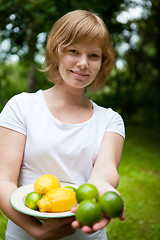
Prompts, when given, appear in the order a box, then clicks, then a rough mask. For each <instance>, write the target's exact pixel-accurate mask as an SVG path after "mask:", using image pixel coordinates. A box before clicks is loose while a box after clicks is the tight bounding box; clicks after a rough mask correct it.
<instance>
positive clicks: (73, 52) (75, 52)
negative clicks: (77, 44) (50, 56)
mask: <svg viewBox="0 0 160 240" xmlns="http://www.w3.org/2000/svg"><path fill="white" fill-rule="evenodd" d="M69 52H70V53H72V54H78V51H77V50H76V49H69Z"/></svg>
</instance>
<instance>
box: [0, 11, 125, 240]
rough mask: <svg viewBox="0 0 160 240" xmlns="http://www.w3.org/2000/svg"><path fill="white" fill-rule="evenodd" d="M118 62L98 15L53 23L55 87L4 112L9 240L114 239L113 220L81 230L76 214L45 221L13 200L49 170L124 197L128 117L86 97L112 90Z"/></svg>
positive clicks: (3, 203)
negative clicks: (110, 235)
mask: <svg viewBox="0 0 160 240" xmlns="http://www.w3.org/2000/svg"><path fill="white" fill-rule="evenodd" d="M113 65H114V52H113V49H112V45H111V42H110V37H109V33H108V31H107V28H106V26H105V24H104V22H103V21H102V20H101V18H100V17H98V16H97V15H96V14H92V13H90V12H87V11H84V10H76V11H72V12H69V13H67V14H66V15H64V16H63V17H62V18H60V19H59V20H58V21H57V22H56V23H55V24H54V25H53V27H52V29H51V32H50V34H49V36H48V42H47V47H46V60H45V69H44V71H45V72H46V75H47V78H48V80H50V81H52V82H53V83H54V86H53V87H51V88H50V89H47V90H45V91H42V90H39V91H37V92H36V93H21V94H19V95H16V96H14V97H13V98H12V99H10V101H9V102H8V103H7V104H6V106H5V108H4V109H3V111H2V113H1V115H0V126H1V127H0V141H1V144H0V208H1V209H2V210H3V212H4V213H5V214H6V216H7V217H8V218H9V219H10V220H9V223H8V227H7V232H6V239H10V240H11V239H16V240H22V239H23V240H25V239H27V240H28V239H39V240H41V239H43V240H45V239H46V240H49V239H74V240H75V239H77V240H82V239H83V240H85V239H96V240H97V239H99V240H100V239H103V240H104V239H107V237H106V231H105V226H106V225H107V224H108V222H109V219H107V218H104V217H103V218H102V219H101V220H100V221H99V222H98V223H95V224H94V225H93V227H92V228H90V227H88V226H84V227H82V228H80V225H79V223H78V222H77V221H75V219H74V217H70V218H64V219H50V220H46V221H45V222H43V223H41V222H40V221H38V220H37V219H35V218H33V217H31V216H26V215H24V214H22V213H19V212H17V211H16V210H14V209H13V208H12V207H11V205H10V203H9V196H10V194H11V193H12V192H13V191H14V190H15V189H16V188H17V187H19V186H22V185H25V184H29V183H34V182H35V181H36V179H37V178H38V177H39V176H41V175H43V174H47V173H49V174H53V175H55V176H57V177H58V179H59V180H60V181H69V182H73V183H75V184H76V185H78V186H79V185H81V184H83V183H85V182H90V183H92V184H94V185H95V186H97V188H98V190H99V193H100V195H101V194H103V193H104V192H106V191H109V190H112V191H116V192H117V190H116V188H117V186H118V183H119V175H118V173H117V169H118V166H119V163H120V159H121V154H122V149H123V142H124V124H123V120H122V118H121V117H120V115H119V114H118V113H116V112H114V111H113V110H112V109H110V108H108V109H105V108H102V107H100V106H98V105H96V104H95V103H94V102H92V101H90V100H89V99H88V98H86V96H85V88H86V87H89V88H90V89H91V90H97V89H99V88H100V87H102V86H104V84H105V82H106V80H107V78H108V76H109V74H110V72H111V70H112V67H113ZM73 211H74V210H73ZM122 218H123V217H122ZM122 218H121V219H122ZM88 233H90V234H88Z"/></svg>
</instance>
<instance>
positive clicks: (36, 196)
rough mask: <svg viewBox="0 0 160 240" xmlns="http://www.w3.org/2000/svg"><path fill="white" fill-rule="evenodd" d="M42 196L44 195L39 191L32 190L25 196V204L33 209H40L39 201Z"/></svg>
mask: <svg viewBox="0 0 160 240" xmlns="http://www.w3.org/2000/svg"><path fill="white" fill-rule="evenodd" d="M41 198H42V195H41V194H40V193H37V192H31V193H28V195H27V196H26V198H25V206H26V207H28V208H30V209H33V210H37V211H38V210H39V208H38V206H37V203H38V201H39V200H40V199H41Z"/></svg>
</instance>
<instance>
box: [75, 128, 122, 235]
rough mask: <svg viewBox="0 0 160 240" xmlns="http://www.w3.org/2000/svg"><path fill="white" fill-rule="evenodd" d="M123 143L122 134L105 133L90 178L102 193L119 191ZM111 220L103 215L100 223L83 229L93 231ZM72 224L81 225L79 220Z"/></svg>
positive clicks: (90, 181)
mask: <svg viewBox="0 0 160 240" xmlns="http://www.w3.org/2000/svg"><path fill="white" fill-rule="evenodd" d="M123 144H124V139H123V137H122V136H121V135H119V134H117V133H114V132H106V133H105V135H104V138H103V141H102V144H101V146H100V149H99V153H98V156H97V159H96V162H95V164H94V167H93V170H92V174H91V176H90V178H89V180H88V182H89V183H92V184H94V185H95V186H96V187H97V188H98V190H99V194H100V195H102V194H103V193H104V192H108V191H114V192H117V193H118V191H117V190H116V188H117V187H118V184H119V174H118V172H117V170H118V166H119V164H120V160H121V156H122V150H123ZM118 194H119V193H118ZM123 219H124V212H123V216H122V217H121V220H123ZM109 221H110V219H107V218H104V217H103V218H102V219H101V220H100V221H99V222H98V223H95V224H94V225H93V227H92V228H90V227H88V226H84V227H82V230H83V231H84V232H88V233H91V232H94V231H97V230H99V229H101V228H103V227H105V226H106V225H107V224H108V223H109ZM72 226H73V227H75V228H77V227H80V225H79V223H78V222H77V221H74V222H73V223H72Z"/></svg>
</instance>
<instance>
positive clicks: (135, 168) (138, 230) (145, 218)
mask: <svg viewBox="0 0 160 240" xmlns="http://www.w3.org/2000/svg"><path fill="white" fill-rule="evenodd" d="M159 136H160V132H159V129H150V128H148V129H146V128H142V127H141V128H140V127H135V128H134V127H132V128H131V127H129V128H128V129H126V141H125V145H124V151H123V155H122V161H121V164H120V167H119V175H120V184H119V187H118V190H119V192H120V193H121V195H122V197H123V199H124V202H125V207H126V214H125V221H123V222H122V221H119V220H118V219H114V220H112V221H111V223H110V224H109V225H108V227H107V235H108V239H109V240H126V239H127V240H150V239H152V240H160V150H159V149H160V138H159Z"/></svg>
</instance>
